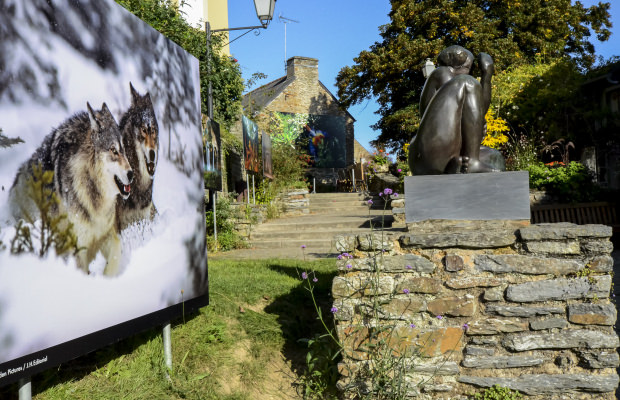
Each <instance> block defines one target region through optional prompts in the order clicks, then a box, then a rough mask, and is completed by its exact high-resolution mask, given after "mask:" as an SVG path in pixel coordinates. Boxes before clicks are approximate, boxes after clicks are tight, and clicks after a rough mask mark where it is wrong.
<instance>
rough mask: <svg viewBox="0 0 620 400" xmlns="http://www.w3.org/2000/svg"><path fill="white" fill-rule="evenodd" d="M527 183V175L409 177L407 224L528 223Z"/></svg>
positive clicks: (407, 184)
mask: <svg viewBox="0 0 620 400" xmlns="http://www.w3.org/2000/svg"><path fill="white" fill-rule="evenodd" d="M528 181H529V178H528V174H527V172H525V171H512V172H499V173H488V174H447V175H419V176H407V177H405V209H406V220H407V223H410V222H416V221H424V220H428V219H451V220H460V219H463V220H529V219H530V199H529V183H528Z"/></svg>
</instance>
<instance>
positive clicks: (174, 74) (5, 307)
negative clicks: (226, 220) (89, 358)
mask: <svg viewBox="0 0 620 400" xmlns="http://www.w3.org/2000/svg"><path fill="white" fill-rule="evenodd" d="M0 26H1V27H2V28H1V30H2V35H0V66H2V67H1V72H0V129H1V131H0V165H1V166H2V168H0V186H1V187H2V189H1V190H0V386H4V385H7V384H9V383H12V382H15V381H17V380H18V379H20V378H26V377H28V376H31V375H33V374H35V373H37V372H40V371H43V370H45V369H48V368H51V367H53V366H56V365H59V364H61V363H64V362H66V361H68V360H71V359H73V358H76V357H79V356H81V355H83V354H86V353H88V352H91V351H93V350H96V349H98V348H100V347H102V346H105V345H108V344H111V343H113V342H115V341H118V340H120V339H122V338H125V337H128V336H131V335H133V334H135V333H137V332H140V331H142V330H145V329H148V328H152V327H155V326H158V325H162V324H164V323H165V322H167V321H170V320H171V319H174V318H176V317H179V316H181V314H182V312H185V313H186V314H187V313H189V312H191V311H192V310H195V309H196V308H198V307H201V306H204V305H206V304H207V303H208V276H207V251H206V246H205V244H206V243H205V231H206V227H205V215H204V182H203V178H204V177H203V173H204V163H205V162H204V160H205V159H204V156H203V135H202V128H201V114H200V78H199V64H198V60H197V59H196V58H195V57H193V56H191V55H190V54H188V53H187V52H186V51H185V50H183V49H182V48H181V47H179V46H178V45H176V44H175V43H173V42H172V41H170V40H168V39H167V38H166V37H164V36H163V35H161V34H160V33H158V32H157V31H155V30H154V29H153V28H151V27H150V26H149V25H148V24H146V23H144V22H143V21H141V20H140V19H138V18H136V17H135V16H134V15H132V14H131V13H129V12H128V11H127V10H125V9H124V8H123V7H121V6H120V5H118V4H116V3H115V2H114V1H113V0H19V1H17V0H6V1H1V2H0Z"/></svg>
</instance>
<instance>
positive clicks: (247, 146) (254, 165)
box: [241, 115, 260, 172]
mask: <svg viewBox="0 0 620 400" xmlns="http://www.w3.org/2000/svg"><path fill="white" fill-rule="evenodd" d="M241 120H242V124H243V160H244V164H245V169H246V171H252V172H259V171H260V158H259V157H260V153H259V149H258V126H257V125H256V123H255V122H254V121H252V120H251V119H249V118H248V117H246V116H245V115H244V116H243V117H242V118H241Z"/></svg>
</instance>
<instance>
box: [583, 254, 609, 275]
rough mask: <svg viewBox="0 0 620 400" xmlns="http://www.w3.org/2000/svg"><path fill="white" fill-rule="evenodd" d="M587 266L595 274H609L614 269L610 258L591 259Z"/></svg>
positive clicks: (598, 257) (597, 257)
mask: <svg viewBox="0 0 620 400" xmlns="http://www.w3.org/2000/svg"><path fill="white" fill-rule="evenodd" d="M587 265H588V266H589V268H590V269H591V270H592V271H595V272H611V271H612V270H613V268H614V259H613V258H612V257H611V256H607V255H606V256H596V257H592V258H591V259H590V260H589V261H588V263H587Z"/></svg>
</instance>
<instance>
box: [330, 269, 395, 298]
mask: <svg viewBox="0 0 620 400" xmlns="http://www.w3.org/2000/svg"><path fill="white" fill-rule="evenodd" d="M375 281H378V282H377V284H375ZM393 289H394V279H393V278H392V277H391V276H385V275H384V276H380V277H379V278H378V279H372V278H371V277H369V276H368V275H363V274H356V275H353V276H346V277H342V276H337V277H335V278H334V280H333V281H332V297H333V298H334V299H337V298H341V297H360V296H362V295H370V294H376V295H383V294H390V293H392V292H393Z"/></svg>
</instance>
